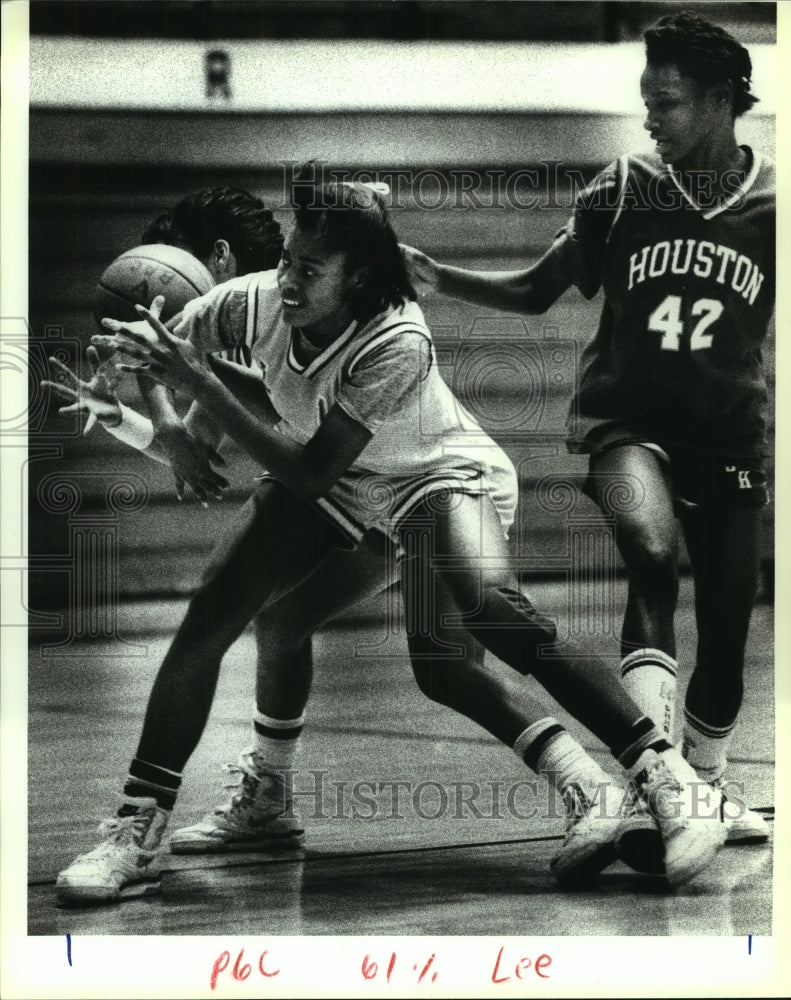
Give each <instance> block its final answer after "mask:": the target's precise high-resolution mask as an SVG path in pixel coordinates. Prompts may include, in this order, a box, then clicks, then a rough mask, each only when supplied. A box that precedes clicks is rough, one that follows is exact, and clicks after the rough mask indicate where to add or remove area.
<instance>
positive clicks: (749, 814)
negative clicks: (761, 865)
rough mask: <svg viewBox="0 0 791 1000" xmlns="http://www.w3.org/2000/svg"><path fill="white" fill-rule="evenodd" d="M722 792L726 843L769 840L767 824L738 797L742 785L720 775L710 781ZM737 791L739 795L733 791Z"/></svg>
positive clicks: (752, 842)
mask: <svg viewBox="0 0 791 1000" xmlns="http://www.w3.org/2000/svg"><path fill="white" fill-rule="evenodd" d="M712 784H713V786H714V788H716V789H718V790H719V791H720V792H722V797H723V799H724V802H723V815H724V817H725V826H726V828H727V831H728V835H727V837H726V840H725V842H726V843H727V844H765V843H766V841H767V840H769V824H768V823H767V822H766V820H765V819H764V818H763V816H761V815H760V813H757V812H755V810H754V809H749V808H748V807H747V806H746V805H745V803H744V800H743V799H742V798H741V797H740V795H741V793H742V785H741V784H739V783H738V782H735V781H728V779H727V778H725V777H724V776H723V777H720V778H718V779H717V780H716V781H714V782H712ZM736 791H738V792H739V795H736V794H735V792H736Z"/></svg>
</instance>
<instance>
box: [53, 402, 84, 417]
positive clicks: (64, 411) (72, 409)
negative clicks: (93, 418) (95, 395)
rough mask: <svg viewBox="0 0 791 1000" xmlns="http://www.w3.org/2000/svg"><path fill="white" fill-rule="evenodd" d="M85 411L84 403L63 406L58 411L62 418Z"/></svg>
mask: <svg viewBox="0 0 791 1000" xmlns="http://www.w3.org/2000/svg"><path fill="white" fill-rule="evenodd" d="M84 409H85V405H84V404H83V403H79V402H78V403H72V404H71V406H61V407H60V409H59V410H58V413H59V414H60V415H61V416H62V417H68V416H69V414H70V413H82V411H83V410H84Z"/></svg>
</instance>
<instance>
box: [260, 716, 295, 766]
mask: <svg viewBox="0 0 791 1000" xmlns="http://www.w3.org/2000/svg"><path fill="white" fill-rule="evenodd" d="M304 725H305V715H304V713H303V714H302V715H300V716H299V717H298V718H296V719H274V718H272V717H271V716H269V715H264V713H263V712H259V711H257V710H256V712H255V715H254V716H253V736H254V745H253V759H254V760H255V763H256V766H257V767H258V768H260V769H261V770H262V771H290V770H292V768H293V767H294V758H295V757H296V753H297V748H298V747H299V738H300V735H301V734H302V728H303V726H304Z"/></svg>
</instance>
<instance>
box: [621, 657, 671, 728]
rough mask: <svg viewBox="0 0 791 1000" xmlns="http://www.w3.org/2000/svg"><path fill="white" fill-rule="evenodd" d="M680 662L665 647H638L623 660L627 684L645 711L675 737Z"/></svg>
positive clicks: (623, 671)
mask: <svg viewBox="0 0 791 1000" xmlns="http://www.w3.org/2000/svg"><path fill="white" fill-rule="evenodd" d="M677 675H678V663H676V661H675V660H674V659H673V657H672V656H669V655H668V654H667V653H664V652H662V650H661V649H636V650H635V651H634V652H633V653H630V654H629V655H628V656H625V657H624V658H623V660H621V680H622V681H623V686H624V687H625V688H626V690H627V692H628V693H629V695H630V696H631V698H632V700H633V701H635V702H636V703H637V705H638V706H639V708H640V709H641V711H643V712H645V714H646V715H647V716H648V717H649V718H650V719H653V720H654V721H655V722H656V724H657V726H658V727H659V728H660V729H662V730H663V731H664V733H665V735H666V736H667V738H668V739H669V740H672V739H673V726H674V723H675V714H676V712H675V709H676V676H677Z"/></svg>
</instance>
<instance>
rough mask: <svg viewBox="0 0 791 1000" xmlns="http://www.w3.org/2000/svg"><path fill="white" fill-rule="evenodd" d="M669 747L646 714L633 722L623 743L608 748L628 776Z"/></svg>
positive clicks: (635, 772)
mask: <svg viewBox="0 0 791 1000" xmlns="http://www.w3.org/2000/svg"><path fill="white" fill-rule="evenodd" d="M670 749H672V747H671V746H670V743H669V742H668V741H667V739H666V737H665V735H664V733H662V732H660V731H659V729H658V728H657V727H656V726H655V725H654V723H653V722H652V721H651V720H650V719H649V718H647V717H646V716H642V717H641V718H639V719H638V720H637V721H636V722H635V723H634V725H633V726H632V729H631V732H630V733H629V736H628V737H627V738H626V740H625V742H624V743H622V744H621V745H620V746H613V747H611V748H610V750H611V752H612V755H613V757H615V758H616V759H617V761H618V763H619V764H620V765H621V767H623V769H624V770H625V771H626V773H627V774H628V775H629V777H630V778H634V776H635V775H636V774H639V773H640V772H641V771H642V770H643V769H644V768H645V767H646V765H647V763H648V761H650V760H651V759H652V758H653V757H654V755H655V754H658V753H662V752H663V751H665V750H670Z"/></svg>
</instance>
